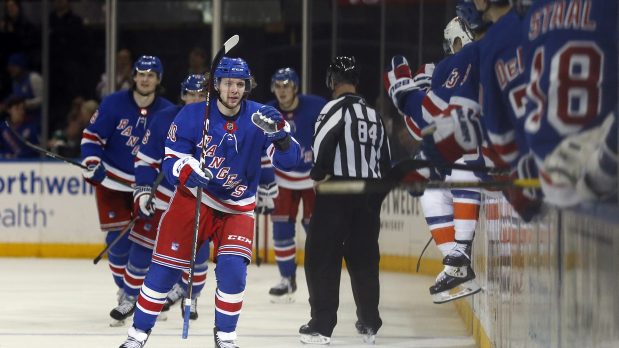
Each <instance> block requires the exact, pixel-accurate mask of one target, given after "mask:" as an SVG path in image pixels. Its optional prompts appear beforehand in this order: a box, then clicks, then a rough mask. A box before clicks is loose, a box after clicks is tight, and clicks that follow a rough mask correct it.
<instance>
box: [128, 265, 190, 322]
mask: <svg viewBox="0 0 619 348" xmlns="http://www.w3.org/2000/svg"><path fill="white" fill-rule="evenodd" d="M181 272H182V271H181V270H179V269H176V268H170V267H166V266H162V265H160V264H158V263H153V264H152V265H151V266H150V269H149V270H148V274H147V275H146V279H144V284H143V285H142V288H141V289H140V296H139V297H138V302H137V306H136V308H135V314H134V315H133V326H135V327H136V328H138V329H140V330H142V331H144V332H146V331H148V330H150V329H151V328H152V327H153V326H155V321H156V320H157V316H159V313H161V309H162V308H163V305H164V303H165V299H166V296H167V295H168V292H170V290H172V286H174V283H176V282H177V281H178V278H179V276H180V273H181Z"/></svg>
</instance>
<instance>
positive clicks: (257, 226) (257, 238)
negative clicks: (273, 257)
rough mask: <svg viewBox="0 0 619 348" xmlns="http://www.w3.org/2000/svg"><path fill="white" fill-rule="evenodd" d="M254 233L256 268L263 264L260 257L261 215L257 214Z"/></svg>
mask: <svg viewBox="0 0 619 348" xmlns="http://www.w3.org/2000/svg"><path fill="white" fill-rule="evenodd" d="M254 225H255V226H254V231H255V234H256V240H255V241H254V244H255V245H256V266H258V267H260V264H261V263H262V258H261V257H260V214H258V213H256V220H254Z"/></svg>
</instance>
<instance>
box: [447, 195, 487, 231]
mask: <svg viewBox="0 0 619 348" xmlns="http://www.w3.org/2000/svg"><path fill="white" fill-rule="evenodd" d="M451 193H452V195H453V202H454V203H453V204H454V227H455V230H456V232H455V238H456V240H465V241H470V240H473V235H474V234H475V227H476V226H477V219H478V218H479V205H480V204H481V193H480V192H479V190H452V191H451Z"/></svg>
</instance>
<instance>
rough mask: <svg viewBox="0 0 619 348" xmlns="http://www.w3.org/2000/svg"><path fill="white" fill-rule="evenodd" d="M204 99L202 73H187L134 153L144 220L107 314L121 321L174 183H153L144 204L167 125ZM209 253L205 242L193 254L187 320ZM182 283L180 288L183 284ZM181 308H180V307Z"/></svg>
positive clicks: (136, 196)
mask: <svg viewBox="0 0 619 348" xmlns="http://www.w3.org/2000/svg"><path fill="white" fill-rule="evenodd" d="M205 98H206V94H205V79H204V76H202V75H189V76H188V77H187V78H186V79H185V80H184V81H183V82H182V83H181V100H182V103H181V104H179V105H171V106H169V107H167V108H165V109H162V110H160V111H158V112H157V113H155V114H154V115H153V121H152V122H150V125H149V126H148V129H147V130H146V133H145V134H144V137H143V138H142V145H141V146H140V151H139V152H138V153H137V155H136V161H135V184H136V186H135V189H134V191H133V201H134V216H138V215H139V216H140V219H143V220H145V221H144V223H143V226H144V228H140V229H133V230H131V232H130V234H129V240H130V241H132V242H133V243H132V245H131V248H130V249H129V261H128V263H127V267H126V268H125V276H124V287H123V291H124V298H123V299H122V301H121V302H120V304H119V305H118V306H117V307H116V308H114V309H113V310H112V311H111V312H110V316H111V317H112V318H113V319H115V320H118V321H124V320H125V319H126V318H127V317H129V316H130V315H132V314H133V312H134V310H135V303H136V301H137V297H138V294H139V292H140V287H141V286H142V283H143V282H144V277H145V276H146V273H147V272H148V267H149V266H150V262H151V257H152V253H153V247H154V245H155V239H156V237H157V227H158V226H159V220H160V219H161V216H162V214H163V212H164V211H165V210H166V209H167V208H168V202H169V201H170V197H171V196H172V192H173V191H174V185H172V184H170V183H169V182H168V181H167V180H165V179H163V180H162V181H161V183H160V184H159V186H157V191H156V195H155V196H154V198H155V199H154V200H153V201H152V202H151V204H147V203H148V198H149V196H150V194H151V191H152V186H153V182H154V181H155V178H156V177H157V175H158V173H159V172H160V170H161V168H160V167H161V162H162V161H163V157H164V151H165V140H166V136H167V134H168V130H169V129H170V124H171V123H172V121H173V120H174V117H175V116H176V114H177V113H178V112H179V111H180V110H181V108H182V107H183V105H187V104H192V103H197V102H203V101H204V100H205ZM208 256H209V246H208V243H205V244H204V245H203V246H202V248H201V249H200V252H199V253H198V256H197V257H196V266H195V273H194V282H193V285H194V289H193V292H192V295H195V297H194V296H192V297H194V298H193V299H192V304H191V313H190V318H191V319H197V317H198V312H197V307H196V305H197V302H196V298H197V296H198V295H199V294H200V291H201V290H202V288H203V287H204V284H205V282H206V271H207V269H208V266H207V260H208ZM186 278H187V275H186V274H183V279H184V280H185V283H183V281H182V280H179V282H178V283H177V284H176V285H175V286H174V289H173V290H172V291H170V293H169V294H168V297H167V299H166V306H165V307H166V308H165V309H164V310H169V308H170V305H172V304H174V303H175V302H176V301H178V300H179V299H180V298H181V297H183V296H184V293H185V291H184V288H186V286H187V284H186ZM183 285H184V287H183ZM181 309H184V307H183V306H181Z"/></svg>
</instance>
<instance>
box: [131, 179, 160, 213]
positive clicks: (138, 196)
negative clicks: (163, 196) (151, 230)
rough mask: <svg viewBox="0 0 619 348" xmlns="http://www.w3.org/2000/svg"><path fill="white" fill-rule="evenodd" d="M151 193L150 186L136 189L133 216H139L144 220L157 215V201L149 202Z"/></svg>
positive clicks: (134, 191)
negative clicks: (155, 202)
mask: <svg viewBox="0 0 619 348" xmlns="http://www.w3.org/2000/svg"><path fill="white" fill-rule="evenodd" d="M151 192H152V188H151V187H150V186H136V187H135V189H134V190H133V216H138V215H139V216H140V217H141V218H143V219H150V218H151V217H153V215H155V204H154V201H155V200H154V199H151V200H150V202H149V201H148V198H149V197H150V193H151Z"/></svg>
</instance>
